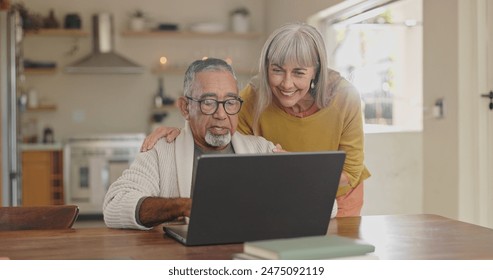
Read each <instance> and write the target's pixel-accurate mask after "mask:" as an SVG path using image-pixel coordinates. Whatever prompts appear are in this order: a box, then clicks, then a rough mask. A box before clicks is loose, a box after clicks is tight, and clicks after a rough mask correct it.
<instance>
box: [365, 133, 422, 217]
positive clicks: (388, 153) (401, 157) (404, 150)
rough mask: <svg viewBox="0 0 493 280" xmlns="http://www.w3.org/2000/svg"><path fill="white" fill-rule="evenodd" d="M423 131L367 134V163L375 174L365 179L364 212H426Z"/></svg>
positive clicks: (379, 213) (370, 213) (374, 213)
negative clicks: (424, 207)
mask: <svg viewBox="0 0 493 280" xmlns="http://www.w3.org/2000/svg"><path fill="white" fill-rule="evenodd" d="M422 149H423V139H422V133H421V132H384V133H367V134H366V135H365V151H366V154H365V163H366V166H367V167H368V169H369V170H370V172H371V173H372V176H371V177H370V178H369V179H368V180H366V181H365V202H364V206H363V210H362V214H363V215H382V214H419V213H423V199H422V197H423V182H422V178H423V174H422V173H423V171H422V167H423V159H422V154H421V151H422Z"/></svg>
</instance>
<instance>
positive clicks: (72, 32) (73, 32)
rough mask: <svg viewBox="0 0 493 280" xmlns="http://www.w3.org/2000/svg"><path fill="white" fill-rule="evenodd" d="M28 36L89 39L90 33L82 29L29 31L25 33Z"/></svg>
mask: <svg viewBox="0 0 493 280" xmlns="http://www.w3.org/2000/svg"><path fill="white" fill-rule="evenodd" d="M24 34H25V35H26V36H42V37H88V36H89V32H87V31H83V30H80V29H62V28H57V29H38V30H29V31H26V32H25V33H24Z"/></svg>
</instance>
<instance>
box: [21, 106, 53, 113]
mask: <svg viewBox="0 0 493 280" xmlns="http://www.w3.org/2000/svg"><path fill="white" fill-rule="evenodd" d="M56 108H57V107H56V105H55V104H46V105H39V106H38V107H34V108H30V107H27V108H26V111H27V112H53V111H56Z"/></svg>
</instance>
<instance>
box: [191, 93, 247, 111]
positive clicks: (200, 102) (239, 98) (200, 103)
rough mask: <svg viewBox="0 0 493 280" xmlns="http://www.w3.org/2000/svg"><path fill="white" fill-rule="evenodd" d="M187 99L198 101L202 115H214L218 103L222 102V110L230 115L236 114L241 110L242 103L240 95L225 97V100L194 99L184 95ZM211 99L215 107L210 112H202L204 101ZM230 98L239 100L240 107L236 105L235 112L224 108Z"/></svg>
mask: <svg viewBox="0 0 493 280" xmlns="http://www.w3.org/2000/svg"><path fill="white" fill-rule="evenodd" d="M185 97H186V98H187V99H188V100H192V101H195V102H198V103H199V108H200V112H202V114H204V115H214V114H215V113H216V112H217V109H219V104H222V105H223V109H224V112H226V114H228V115H230V116H233V115H236V114H238V113H239V112H240V110H241V106H242V105H243V99H241V97H239V96H238V97H233V98H229V99H226V100H223V101H218V100H216V99H212V98H203V99H195V98H193V97H190V96H185ZM206 100H207V101H213V102H215V103H216V109H215V110H214V111H213V112H212V113H204V111H203V110H202V104H203V102H204V101H206ZM231 100H234V101H239V102H240V107H238V111H237V112H235V113H230V112H228V110H226V103H227V102H229V101H231Z"/></svg>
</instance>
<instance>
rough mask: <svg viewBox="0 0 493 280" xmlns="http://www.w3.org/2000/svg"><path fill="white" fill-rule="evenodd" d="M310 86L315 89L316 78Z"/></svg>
mask: <svg viewBox="0 0 493 280" xmlns="http://www.w3.org/2000/svg"><path fill="white" fill-rule="evenodd" d="M310 88H311V89H314V88H315V81H314V80H312V81H311V82H310Z"/></svg>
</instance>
